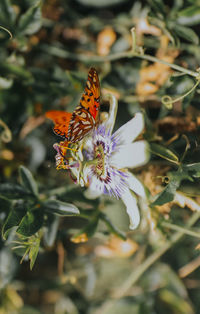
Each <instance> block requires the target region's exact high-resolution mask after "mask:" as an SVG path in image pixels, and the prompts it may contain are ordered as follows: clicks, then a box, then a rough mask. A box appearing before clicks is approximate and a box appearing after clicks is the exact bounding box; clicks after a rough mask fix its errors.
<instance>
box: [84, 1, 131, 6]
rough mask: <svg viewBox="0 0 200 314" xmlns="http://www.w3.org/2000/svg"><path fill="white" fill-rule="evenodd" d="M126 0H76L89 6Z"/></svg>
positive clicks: (107, 4) (115, 3)
mask: <svg viewBox="0 0 200 314" xmlns="http://www.w3.org/2000/svg"><path fill="white" fill-rule="evenodd" d="M127 1H128V0H101V1H99V0H78V2H79V3H81V4H82V5H86V6H91V7H98V8H100V7H108V6H111V5H117V4H120V3H124V2H127Z"/></svg>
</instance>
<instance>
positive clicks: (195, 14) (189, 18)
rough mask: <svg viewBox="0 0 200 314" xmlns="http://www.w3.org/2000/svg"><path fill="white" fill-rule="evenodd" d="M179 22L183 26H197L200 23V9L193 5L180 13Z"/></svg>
mask: <svg viewBox="0 0 200 314" xmlns="http://www.w3.org/2000/svg"><path fill="white" fill-rule="evenodd" d="M177 22H178V23H179V24H182V25H184V26H185V25H196V24H199V23H200V7H199V6H197V5H192V6H190V7H187V8H186V9H183V10H182V11H179V13H178V19H177Z"/></svg>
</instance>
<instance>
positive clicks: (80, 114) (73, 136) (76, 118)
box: [68, 106, 95, 143]
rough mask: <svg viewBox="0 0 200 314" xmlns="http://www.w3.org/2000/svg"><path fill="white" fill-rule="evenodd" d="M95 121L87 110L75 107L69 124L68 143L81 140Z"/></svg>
mask: <svg viewBox="0 0 200 314" xmlns="http://www.w3.org/2000/svg"><path fill="white" fill-rule="evenodd" d="M94 125H95V120H94V118H93V116H92V115H91V114H90V112H89V111H88V110H86V109H85V108H82V107H81V106H79V107H77V108H76V110H75V111H74V112H73V114H72V118H71V121H70V124H69V131H68V139H69V141H70V142H72V143H73V142H77V141H80V140H82V139H83V138H84V137H85V136H86V135H87V134H88V133H89V132H90V131H91V130H92V129H93V127H94Z"/></svg>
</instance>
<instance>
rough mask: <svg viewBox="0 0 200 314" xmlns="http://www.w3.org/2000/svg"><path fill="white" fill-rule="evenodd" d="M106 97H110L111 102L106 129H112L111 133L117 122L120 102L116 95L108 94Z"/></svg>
mask: <svg viewBox="0 0 200 314" xmlns="http://www.w3.org/2000/svg"><path fill="white" fill-rule="evenodd" d="M105 99H108V100H109V102H110V109H109V118H108V120H107V121H106V122H105V128H106V131H110V134H111V133H112V130H113V127H114V124H115V119H116V115H117V110H118V102H117V99H116V97H115V96H114V95H107V96H106V97H105Z"/></svg>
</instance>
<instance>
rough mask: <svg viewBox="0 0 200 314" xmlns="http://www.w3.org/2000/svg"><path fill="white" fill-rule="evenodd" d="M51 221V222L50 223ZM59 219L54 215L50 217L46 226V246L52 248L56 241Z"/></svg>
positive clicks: (44, 237) (44, 238) (44, 236)
mask: <svg viewBox="0 0 200 314" xmlns="http://www.w3.org/2000/svg"><path fill="white" fill-rule="evenodd" d="M49 220H50V221H49ZM59 221H60V219H59V217H58V216H54V215H48V221H47V223H46V225H47V226H45V228H44V229H45V230H44V235H43V241H44V243H45V245H46V246H48V247H51V246H52V245H53V244H54V242H55V239H56V235H57V231H58V226H59Z"/></svg>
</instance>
